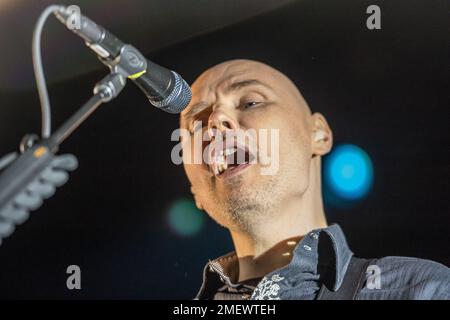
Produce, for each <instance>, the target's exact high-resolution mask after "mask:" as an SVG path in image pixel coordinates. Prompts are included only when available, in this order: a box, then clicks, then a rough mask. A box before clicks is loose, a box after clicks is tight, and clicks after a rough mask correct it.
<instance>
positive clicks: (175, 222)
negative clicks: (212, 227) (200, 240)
mask: <svg viewBox="0 0 450 320" xmlns="http://www.w3.org/2000/svg"><path fill="white" fill-rule="evenodd" d="M204 219H205V218H204V213H203V212H202V211H200V210H198V209H197V207H196V206H195V203H194V201H192V200H190V199H178V200H176V201H175V202H174V203H173V204H172V205H171V206H170V208H169V212H168V220H169V221H168V222H169V226H170V228H171V229H172V230H173V231H174V232H175V233H176V234H178V235H180V236H183V237H191V236H195V235H196V234H198V233H199V232H200V231H201V229H202V228H203V225H204V222H205V221H204Z"/></svg>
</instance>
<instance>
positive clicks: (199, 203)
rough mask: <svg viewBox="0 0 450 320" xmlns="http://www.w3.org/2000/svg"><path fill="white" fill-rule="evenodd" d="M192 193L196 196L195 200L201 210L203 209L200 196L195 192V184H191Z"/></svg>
mask: <svg viewBox="0 0 450 320" xmlns="http://www.w3.org/2000/svg"><path fill="white" fill-rule="evenodd" d="M191 193H192V195H193V196H194V201H195V206H196V207H197V208H198V209H199V210H203V205H202V203H201V202H200V200H199V199H198V196H197V195H196V194H195V189H194V187H193V186H191Z"/></svg>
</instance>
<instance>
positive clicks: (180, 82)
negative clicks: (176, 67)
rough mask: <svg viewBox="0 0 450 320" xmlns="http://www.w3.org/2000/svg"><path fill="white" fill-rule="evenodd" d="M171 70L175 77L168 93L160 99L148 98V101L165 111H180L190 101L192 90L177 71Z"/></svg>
mask: <svg viewBox="0 0 450 320" xmlns="http://www.w3.org/2000/svg"><path fill="white" fill-rule="evenodd" d="M171 72H172V74H173V76H174V79H175V85H174V87H173V90H172V92H171V93H170V95H169V96H168V97H166V98H165V99H164V100H160V101H156V100H151V99H150V103H151V104H153V105H154V106H155V107H157V108H160V109H162V110H164V111H166V112H169V113H180V112H181V111H183V110H184V108H186V107H187V105H188V104H189V102H191V98H192V92H191V88H190V87H189V85H188V84H187V83H186V81H184V79H183V78H182V77H181V76H180V75H179V74H178V73H176V72H175V71H171Z"/></svg>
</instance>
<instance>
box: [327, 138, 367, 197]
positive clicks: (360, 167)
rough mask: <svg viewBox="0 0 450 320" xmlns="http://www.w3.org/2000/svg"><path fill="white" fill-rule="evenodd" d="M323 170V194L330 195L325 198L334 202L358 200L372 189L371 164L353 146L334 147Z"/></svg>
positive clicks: (360, 150)
mask: <svg viewBox="0 0 450 320" xmlns="http://www.w3.org/2000/svg"><path fill="white" fill-rule="evenodd" d="M324 169H325V170H324V173H325V177H324V178H325V183H326V186H325V192H330V193H332V194H328V195H325V196H326V198H327V199H334V200H335V201H334V202H336V200H357V199H360V198H362V197H364V196H365V195H366V194H367V193H368V192H369V190H370V188H371V187H372V183H373V166H372V162H371V160H370V158H369V156H368V155H367V153H366V152H365V151H364V150H362V149H361V148H359V147H357V146H355V145H351V144H344V145H340V146H337V147H335V148H334V149H333V151H332V152H331V154H330V155H329V156H328V157H327V158H326V159H325V162H324ZM336 198H339V199H336ZM332 202H333V201H332Z"/></svg>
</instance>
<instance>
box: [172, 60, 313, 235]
mask: <svg viewBox="0 0 450 320" xmlns="http://www.w3.org/2000/svg"><path fill="white" fill-rule="evenodd" d="M192 94H193V96H192V101H191V103H190V105H189V106H188V107H187V108H186V109H185V110H184V111H183V113H182V114H181V117H180V126H181V128H183V129H188V130H189V132H190V134H191V136H194V134H195V133H196V132H197V134H198V133H199V132H200V133H201V134H202V135H203V134H205V133H206V135H209V137H210V138H211V140H212V141H213V142H212V143H211V144H209V142H204V143H203V144H202V147H203V148H208V147H211V146H212V144H213V143H214V141H215V138H216V137H217V134H225V140H226V139H227V138H226V137H227V135H226V134H227V132H236V131H247V130H249V129H252V131H253V132H257V133H259V132H261V130H262V129H265V130H266V131H265V132H266V133H267V134H268V135H270V133H271V132H276V133H277V139H275V141H274V140H272V139H271V138H270V137H268V138H267V139H266V141H268V143H267V144H265V145H264V150H261V149H262V148H261V146H262V141H261V139H260V137H261V136H260V135H257V136H256V141H255V143H256V147H257V151H256V154H255V155H256V157H255V159H256V163H251V164H248V163H247V164H244V165H242V164H241V165H239V166H237V167H233V166H232V168H231V169H227V170H225V171H224V173H221V174H217V173H218V172H220V170H217V164H213V165H210V164H208V163H206V161H202V163H201V164H195V163H190V162H188V161H187V160H188V159H193V157H194V153H195V150H194V146H195V144H193V143H190V144H183V161H184V168H185V171H186V174H187V176H188V179H189V180H190V182H191V185H192V190H193V193H194V195H195V198H196V203H197V205H198V206H199V207H201V208H203V209H205V210H206V211H207V212H208V214H209V215H210V216H211V217H212V218H213V219H215V220H216V221H217V222H218V223H219V224H221V225H224V226H226V227H228V228H231V229H233V228H238V229H242V228H249V227H250V225H251V224H255V223H260V222H262V221H269V220H270V218H276V217H265V215H264V214H265V212H270V211H271V210H270V209H273V208H275V207H276V206H277V205H278V204H279V203H280V202H282V201H285V200H286V198H288V197H293V196H299V195H301V194H302V193H303V192H305V190H306V189H307V187H308V184H309V166H310V161H311V157H312V150H311V124H310V119H311V115H310V112H309V108H308V106H307V105H306V102H305V101H304V99H303V98H302V96H301V95H300V93H299V92H298V90H297V88H296V87H295V86H294V84H293V83H292V82H291V81H290V80H289V79H288V78H287V77H286V76H284V75H283V74H282V73H280V72H279V71H277V70H275V69H273V68H271V67H269V66H267V65H264V64H262V63H259V62H255V61H248V60H234V61H230V62H225V63H222V64H220V65H217V66H215V67H213V68H211V69H209V70H207V71H206V72H204V73H203V74H202V75H201V76H200V77H199V78H198V79H197V80H196V81H195V82H194V84H193V85H192ZM198 121H201V122H202V126H199V125H197V126H195V127H194V125H195V124H196V123H197V124H198ZM208 133H209V134H208ZM213 134H215V135H216V136H215V137H214V138H213V137H211V136H212V135H213ZM238 142H239V141H238ZM238 142H236V141H234V142H233V143H235V144H236V143H238ZM241 142H244V143H248V141H241ZM233 143H231V144H230V145H232V144H233ZM213 149H214V148H213ZM262 152H264V154H266V155H267V156H268V157H269V158H270V159H271V160H272V161H277V162H278V163H277V164H276V166H277V167H278V170H277V171H276V172H275V173H273V174H268V175H265V174H262V172H263V169H264V167H265V166H264V165H263V164H262V163H261V161H260V159H261V154H262ZM275 153H276V154H275ZM213 154H214V152H213ZM214 165H215V166H214ZM270 165H274V164H273V163H271V164H270ZM221 169H223V167H222V168H221ZM263 218H269V219H266V220H264V219H263Z"/></svg>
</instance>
